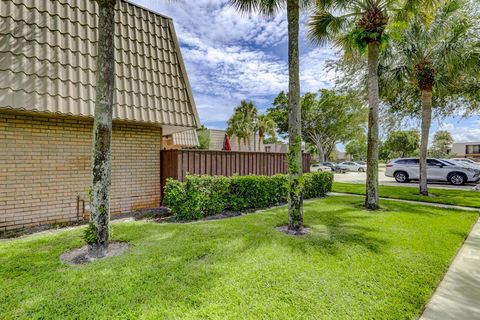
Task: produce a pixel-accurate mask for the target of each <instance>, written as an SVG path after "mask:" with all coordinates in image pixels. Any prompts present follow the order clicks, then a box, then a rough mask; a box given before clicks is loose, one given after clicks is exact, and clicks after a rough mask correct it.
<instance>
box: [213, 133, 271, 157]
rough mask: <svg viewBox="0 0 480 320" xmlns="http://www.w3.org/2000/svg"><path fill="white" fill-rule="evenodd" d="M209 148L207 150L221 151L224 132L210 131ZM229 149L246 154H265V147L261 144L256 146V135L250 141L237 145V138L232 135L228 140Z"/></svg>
mask: <svg viewBox="0 0 480 320" xmlns="http://www.w3.org/2000/svg"><path fill="white" fill-rule="evenodd" d="M209 131H210V148H209V150H223V140H224V139H225V134H226V133H227V132H226V131H225V130H213V129H210V130H209ZM229 141H230V147H231V148H232V151H246V152H265V146H264V144H263V142H260V146H259V145H258V143H259V141H258V135H256V134H255V135H254V136H252V137H251V138H250V140H247V141H243V140H242V142H241V143H238V139H237V137H236V136H235V135H234V136H232V137H231V138H230V139H229Z"/></svg>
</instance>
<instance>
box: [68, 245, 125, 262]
mask: <svg viewBox="0 0 480 320" xmlns="http://www.w3.org/2000/svg"><path fill="white" fill-rule="evenodd" d="M127 249H128V243H126V242H111V243H110V244H109V245H108V249H107V255H106V256H105V257H103V258H100V259H95V258H92V257H90V256H89V255H88V246H87V245H85V246H83V247H81V248H78V249H73V250H71V251H68V252H65V253H64V254H62V255H61V256H60V260H61V261H63V262H65V263H68V264H69V265H71V266H75V265H80V264H86V263H90V262H93V261H95V260H102V259H107V258H110V257H116V256H119V255H122V254H123V253H124V252H125V251H126V250H127Z"/></svg>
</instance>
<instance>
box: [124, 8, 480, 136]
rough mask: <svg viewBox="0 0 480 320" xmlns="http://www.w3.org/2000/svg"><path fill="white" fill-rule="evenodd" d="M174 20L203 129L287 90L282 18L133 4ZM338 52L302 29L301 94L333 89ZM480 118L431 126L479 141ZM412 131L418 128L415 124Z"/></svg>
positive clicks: (225, 10)
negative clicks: (331, 64) (329, 64)
mask: <svg viewBox="0 0 480 320" xmlns="http://www.w3.org/2000/svg"><path fill="white" fill-rule="evenodd" d="M132 2H135V3H138V4H139V5H142V6H144V7H147V8H150V9H152V10H154V11H156V12H159V13H162V14H164V15H167V16H170V17H172V18H173V20H174V23H175V29H176V31H177V34H178V37H179V41H180V45H181V49H182V55H183V58H184V60H185V64H186V68H187V72H188V76H189V79H190V83H191V85H192V89H193V93H194V97H195V102H196V104H197V108H198V112H199V114H200V120H201V122H202V124H204V125H206V126H207V127H210V128H225V126H226V120H227V119H228V118H229V117H230V115H231V113H232V110H233V108H234V107H235V106H236V105H237V104H238V103H239V102H240V100H242V99H247V100H252V101H253V102H254V103H255V104H256V105H257V107H258V108H259V109H260V110H261V111H263V110H265V109H266V108H268V107H269V106H270V105H271V103H272V101H273V98H274V97H275V96H276V95H277V94H278V93H279V92H280V91H281V90H287V86H288V72H287V71H288V66H287V25H286V14H285V13H279V14H278V15H277V16H275V17H272V18H269V19H266V18H264V17H261V16H257V15H246V14H240V13H238V12H237V11H236V10H235V9H234V8H232V7H231V6H230V5H229V4H228V0H195V1H191V0H188V1H185V0H177V1H167V0H133V1H132ZM335 57H336V50H334V49H331V48H329V47H323V48H318V47H315V46H314V45H313V44H311V43H310V42H309V41H308V40H307V39H305V32H304V30H301V42H300V61H301V64H300V69H301V74H300V80H301V90H302V92H306V91H317V90H318V89H320V88H329V87H332V85H333V80H334V78H335V74H334V73H333V72H327V71H326V70H324V66H325V61H326V60H329V59H334V58H335ZM479 120H480V118H479V117H470V118H468V119H463V118H461V117H450V118H448V119H444V120H442V121H441V122H440V123H439V121H433V123H432V134H433V133H434V132H435V131H436V130H437V129H438V128H439V127H440V128H443V129H447V130H449V131H450V132H451V133H452V134H453V136H454V138H455V140H456V141H458V142H459V141H472V140H476V141H480V121H479ZM412 126H413V127H417V128H419V126H418V124H415V123H413V124H412Z"/></svg>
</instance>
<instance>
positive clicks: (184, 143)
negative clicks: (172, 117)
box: [162, 129, 200, 150]
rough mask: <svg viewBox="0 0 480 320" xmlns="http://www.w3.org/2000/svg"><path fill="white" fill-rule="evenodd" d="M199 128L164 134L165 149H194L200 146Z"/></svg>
mask: <svg viewBox="0 0 480 320" xmlns="http://www.w3.org/2000/svg"><path fill="white" fill-rule="evenodd" d="M199 145H200V144H199V142H198V135H197V130H195V129H194V130H186V131H182V132H174V133H172V134H169V135H166V136H163V145H162V147H163V149H167V150H171V149H192V148H196V147H198V146H199Z"/></svg>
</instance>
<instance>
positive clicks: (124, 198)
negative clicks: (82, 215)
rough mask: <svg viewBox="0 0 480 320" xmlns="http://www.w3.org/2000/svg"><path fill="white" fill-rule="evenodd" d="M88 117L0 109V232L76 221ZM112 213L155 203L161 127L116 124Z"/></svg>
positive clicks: (84, 182)
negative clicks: (5, 111) (14, 111)
mask: <svg viewBox="0 0 480 320" xmlns="http://www.w3.org/2000/svg"><path fill="white" fill-rule="evenodd" d="M92 125H93V120H91V119H84V118H74V117H57V116H40V115H32V114H20V113H16V114H12V113H3V112H1V111H0V231H3V230H9V229H16V228H21V227H30V226H35V225H41V224H51V223H61V222H74V221H76V220H77V196H80V197H81V199H86V190H87V188H88V187H89V185H90V179H91V178H90V177H91V172H90V170H91V168H90V162H91V161H90V157H91V146H92ZM112 138H113V141H112V156H113V160H112V161H113V162H112V188H111V193H110V194H111V196H110V197H111V198H110V203H111V214H116V213H123V212H128V211H132V210H137V209H142V208H153V207H158V206H159V202H160V174H159V173H160V150H161V144H162V131H161V128H160V127H158V126H147V125H145V126H143V125H138V124H127V123H116V122H114V124H113V137H112Z"/></svg>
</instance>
